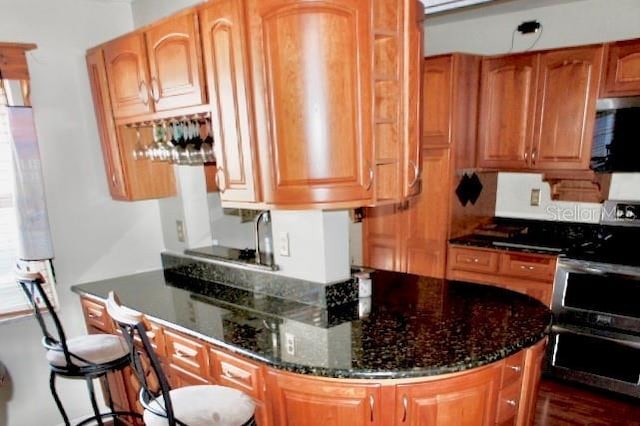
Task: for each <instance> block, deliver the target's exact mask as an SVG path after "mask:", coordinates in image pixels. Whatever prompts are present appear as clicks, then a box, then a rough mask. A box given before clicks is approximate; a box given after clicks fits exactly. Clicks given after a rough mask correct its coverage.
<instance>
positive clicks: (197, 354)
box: [164, 330, 207, 377]
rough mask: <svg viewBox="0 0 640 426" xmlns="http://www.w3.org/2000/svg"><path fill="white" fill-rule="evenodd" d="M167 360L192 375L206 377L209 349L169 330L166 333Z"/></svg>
mask: <svg viewBox="0 0 640 426" xmlns="http://www.w3.org/2000/svg"><path fill="white" fill-rule="evenodd" d="M164 340H165V347H166V350H167V355H166V356H167V358H168V360H169V363H170V364H174V365H176V366H178V367H180V368H182V369H184V370H186V371H188V372H190V373H193V374H196V375H199V376H203V377H204V376H206V374H207V348H206V346H205V345H204V343H200V342H198V341H196V340H195V339H193V338H188V337H184V336H182V335H180V334H177V333H174V332H172V331H169V330H165V331H164Z"/></svg>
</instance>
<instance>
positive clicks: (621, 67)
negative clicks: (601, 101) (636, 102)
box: [602, 40, 640, 97]
mask: <svg viewBox="0 0 640 426" xmlns="http://www.w3.org/2000/svg"><path fill="white" fill-rule="evenodd" d="M607 50H608V54H607V62H606V64H605V66H606V70H605V78H604V84H603V87H602V96H603V97H608V96H639V95H640V40H630V41H621V42H618V43H611V44H610V45H609V46H608V49H607Z"/></svg>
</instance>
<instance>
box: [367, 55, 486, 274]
mask: <svg viewBox="0 0 640 426" xmlns="http://www.w3.org/2000/svg"><path fill="white" fill-rule="evenodd" d="M479 65H480V58H479V57H477V56H473V55H461V54H453V55H442V56H435V57H431V58H426V59H425V60H424V62H423V66H422V70H423V74H422V89H423V96H422V102H423V103H424V104H423V107H422V113H421V114H422V116H421V121H422V131H421V134H422V136H421V139H422V140H421V149H422V153H421V163H422V167H421V168H422V172H421V173H422V178H423V184H422V190H421V193H420V194H419V195H417V196H416V197H413V198H412V199H410V200H409V201H408V202H404V203H398V204H394V205H388V206H383V207H376V208H370V209H366V211H365V218H364V220H363V255H364V256H363V262H364V264H365V265H366V266H370V267H373V268H377V269H387V270H393V271H399V272H408V273H413V274H419V275H425V276H432V277H444V275H445V260H446V253H447V240H448V239H449V222H450V220H451V219H450V218H451V203H452V196H453V193H454V182H455V179H454V174H455V168H456V167H469V166H470V165H472V164H473V162H474V160H473V159H474V158H475V154H474V152H475V151H474V147H475V123H476V119H475V115H476V111H477V110H476V106H475V100H476V99H477V91H478V73H479ZM469 161H471V164H469Z"/></svg>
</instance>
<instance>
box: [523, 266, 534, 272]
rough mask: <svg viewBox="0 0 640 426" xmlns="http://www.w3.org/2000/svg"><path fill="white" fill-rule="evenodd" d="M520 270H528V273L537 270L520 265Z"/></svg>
mask: <svg viewBox="0 0 640 426" xmlns="http://www.w3.org/2000/svg"><path fill="white" fill-rule="evenodd" d="M520 269H524V270H528V271H533V270H534V269H536V268H535V266H526V265H520Z"/></svg>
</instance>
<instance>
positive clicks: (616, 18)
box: [425, 0, 640, 222]
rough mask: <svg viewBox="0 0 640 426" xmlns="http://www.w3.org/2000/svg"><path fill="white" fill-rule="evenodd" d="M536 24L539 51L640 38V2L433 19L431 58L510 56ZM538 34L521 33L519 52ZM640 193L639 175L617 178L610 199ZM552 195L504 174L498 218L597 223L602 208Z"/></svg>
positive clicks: (545, 5)
mask: <svg viewBox="0 0 640 426" xmlns="http://www.w3.org/2000/svg"><path fill="white" fill-rule="evenodd" d="M533 19H535V20H538V21H540V22H541V23H542V26H543V31H542V33H541V35H540V39H539V41H538V42H537V43H536V45H535V47H534V50H539V49H546V48H555V47H563V46H573V45H581V44H589V43H599V42H606V41H612V40H622V39H629V38H636V37H640V24H639V23H640V1H638V0H616V1H610V0H561V1H557V0H539V1H535V2H532V1H529V0H511V1H503V2H500V1H499V2H496V3H495V4H491V5H488V6H481V7H472V8H468V9H461V10H458V11H453V12H450V13H445V14H440V15H435V16H432V17H427V19H426V21H425V34H426V54H428V55H435V54H440V53H447V52H468V53H477V54H487V55H489V54H501V53H507V52H509V51H510V49H511V41H512V35H513V31H514V29H515V28H516V27H517V26H518V25H519V24H520V23H522V22H523V21H527V20H533ZM538 35H539V34H531V35H524V36H523V35H520V34H516V35H515V38H514V39H513V42H514V48H513V51H514V52H518V51H522V50H525V49H526V48H527V47H529V46H531V44H532V43H533V42H534V41H535V39H536V38H537V37H538ZM532 188H540V189H541V191H542V192H541V204H540V206H539V207H533V206H530V203H529V200H530V193H531V189H532ZM639 188H640V175H639V174H615V175H614V177H613V179H612V186H611V191H610V196H609V198H611V199H625V198H626V199H637V197H640V194H639V192H640V189H639ZM549 192H550V191H549V185H548V184H547V183H544V182H542V176H541V175H539V174H526V173H501V174H500V175H499V179H498V193H497V199H496V216H502V217H517V218H528V219H542V220H569V221H579V222H594V221H596V222H597V220H598V218H599V212H600V205H597V204H595V205H594V204H588V203H566V202H564V203H563V202H552V201H551V199H550V196H549Z"/></svg>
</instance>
